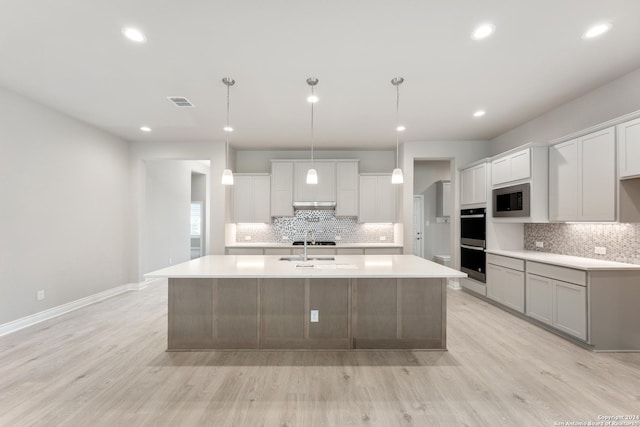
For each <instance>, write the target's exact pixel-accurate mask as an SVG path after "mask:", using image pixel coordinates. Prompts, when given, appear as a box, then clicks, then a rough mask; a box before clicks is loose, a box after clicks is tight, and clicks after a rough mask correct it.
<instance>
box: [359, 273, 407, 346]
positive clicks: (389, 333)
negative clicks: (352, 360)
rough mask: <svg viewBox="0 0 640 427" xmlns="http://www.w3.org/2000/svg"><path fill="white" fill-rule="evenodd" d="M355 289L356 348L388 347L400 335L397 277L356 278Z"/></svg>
mask: <svg viewBox="0 0 640 427" xmlns="http://www.w3.org/2000/svg"><path fill="white" fill-rule="evenodd" d="M353 293H354V307H353V311H354V313H353V321H354V322H355V325H354V327H353V338H352V339H353V348H386V347H389V343H394V342H395V341H396V338H397V322H398V307H397V279H395V278H380V279H353ZM380 346H382V347H380ZM389 348H393V346H392V345H391V347H389Z"/></svg>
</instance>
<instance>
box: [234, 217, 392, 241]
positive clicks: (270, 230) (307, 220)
mask: <svg viewBox="0 0 640 427" xmlns="http://www.w3.org/2000/svg"><path fill="white" fill-rule="evenodd" d="M307 230H313V231H315V237H316V240H332V241H333V240H335V241H337V242H338V243H393V240H394V231H393V224H359V223H358V222H357V220H356V217H339V218H336V216H335V212H334V211H331V210H317V211H313V210H299V211H296V212H295V216H292V217H278V218H275V219H274V220H273V223H272V224H237V225H236V242H238V243H247V242H251V243H289V242H293V241H295V240H304V235H305V232H306V231H307ZM247 236H250V238H251V239H250V240H249V239H246V237H247ZM284 237H287V238H288V239H285V238H284Z"/></svg>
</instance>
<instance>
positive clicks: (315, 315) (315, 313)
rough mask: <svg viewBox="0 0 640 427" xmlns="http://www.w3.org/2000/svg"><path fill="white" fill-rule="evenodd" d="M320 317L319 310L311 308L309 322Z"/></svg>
mask: <svg viewBox="0 0 640 427" xmlns="http://www.w3.org/2000/svg"><path fill="white" fill-rule="evenodd" d="M319 317H320V310H311V323H318V322H319V321H320V320H319Z"/></svg>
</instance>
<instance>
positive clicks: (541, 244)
mask: <svg viewBox="0 0 640 427" xmlns="http://www.w3.org/2000/svg"><path fill="white" fill-rule="evenodd" d="M536 248H544V242H536Z"/></svg>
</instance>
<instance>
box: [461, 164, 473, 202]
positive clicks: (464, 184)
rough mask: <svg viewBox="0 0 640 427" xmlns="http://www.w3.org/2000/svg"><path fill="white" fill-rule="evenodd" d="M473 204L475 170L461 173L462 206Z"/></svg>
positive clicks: (466, 170)
mask: <svg viewBox="0 0 640 427" xmlns="http://www.w3.org/2000/svg"><path fill="white" fill-rule="evenodd" d="M472 203H473V168H471V169H465V170H463V171H462V172H460V204H461V205H470V204H472Z"/></svg>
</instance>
